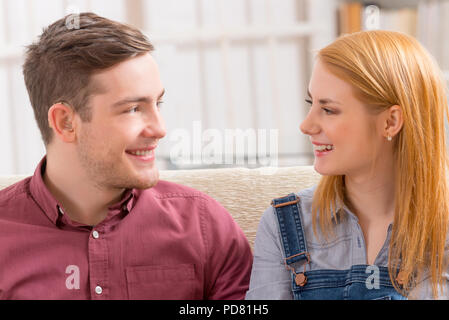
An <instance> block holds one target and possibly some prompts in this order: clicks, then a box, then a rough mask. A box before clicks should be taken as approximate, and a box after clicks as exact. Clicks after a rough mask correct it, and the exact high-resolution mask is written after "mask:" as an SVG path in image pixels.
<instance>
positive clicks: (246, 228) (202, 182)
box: [0, 166, 320, 247]
mask: <svg viewBox="0 0 449 320" xmlns="http://www.w3.org/2000/svg"><path fill="white" fill-rule="evenodd" d="M160 176H161V179H162V180H167V181H172V182H176V183H180V184H183V185H187V186H190V187H192V188H195V189H197V190H200V191H202V192H204V193H206V194H208V195H210V196H211V197H213V198H215V199H216V200H218V201H219V202H220V203H221V204H222V205H223V206H224V207H225V208H226V209H227V210H228V211H229V212H230V213H231V215H232V216H233V217H234V219H235V220H236V221H237V223H238V224H239V225H240V227H241V228H242V230H243V232H244V233H245V235H246V236H247V238H248V240H249V242H250V244H251V247H253V245H254V238H255V236H256V231H257V226H258V224H259V220H260V217H261V215H262V213H263V212H264V210H265V209H266V208H267V207H268V206H269V205H270V202H271V199H273V198H276V197H281V196H284V195H287V194H289V193H291V192H297V191H299V190H301V189H304V188H308V187H311V186H312V185H314V184H316V183H317V182H318V180H319V178H320V175H319V174H318V173H317V172H316V171H315V170H314V169H313V167H312V166H298V167H285V168H261V169H245V168H229V169H205V170H173V171H169V170H165V171H164V170H161V174H160ZM23 178H25V176H6V177H5V176H4V177H0V189H3V188H5V187H7V186H9V185H11V184H13V183H15V182H17V181H19V180H21V179H23Z"/></svg>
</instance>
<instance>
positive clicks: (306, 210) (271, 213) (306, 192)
mask: <svg viewBox="0 0 449 320" xmlns="http://www.w3.org/2000/svg"><path fill="white" fill-rule="evenodd" d="M315 189H316V185H314V186H312V187H309V188H305V189H301V190H300V191H297V192H292V193H294V194H296V195H297V196H298V198H299V200H300V202H299V204H300V206H301V213H302V215H301V217H302V220H303V223H304V224H305V225H309V223H311V211H312V200H313V194H314V192H315ZM283 197H285V195H284V196H283ZM283 197H278V198H276V199H280V198H283ZM261 223H262V224H265V225H267V226H268V225H269V226H271V227H276V229H277V218H276V211H275V209H274V207H273V206H269V207H268V208H267V209H266V210H265V212H264V213H263V215H262V219H261Z"/></svg>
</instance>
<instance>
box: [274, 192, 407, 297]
mask: <svg viewBox="0 0 449 320" xmlns="http://www.w3.org/2000/svg"><path fill="white" fill-rule="evenodd" d="M272 206H273V207H274V208H275V212H276V216H277V219H278V222H279V229H280V234H281V239H282V245H283V248H284V256H285V265H286V267H287V269H289V270H290V271H291V275H292V291H293V297H294V299H295V300H312V299H318V300H403V299H405V298H404V297H403V296H402V295H400V294H399V293H398V292H397V291H396V290H395V289H394V287H393V285H392V283H391V281H390V276H389V274H388V268H387V267H383V266H370V265H353V266H352V267H351V268H350V269H347V270H324V269H323V270H309V271H306V269H307V266H309V264H310V261H311V259H313V257H311V256H310V255H309V252H308V251H307V244H306V238H305V236H304V231H303V224H302V218H301V217H302V211H301V205H300V199H299V197H298V196H297V195H296V194H294V193H292V194H289V195H288V196H286V197H283V198H279V199H274V200H273V201H272ZM309 269H310V266H309Z"/></svg>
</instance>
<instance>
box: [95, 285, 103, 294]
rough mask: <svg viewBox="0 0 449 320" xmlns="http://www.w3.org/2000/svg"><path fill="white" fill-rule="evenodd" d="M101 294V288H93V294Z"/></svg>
mask: <svg viewBox="0 0 449 320" xmlns="http://www.w3.org/2000/svg"><path fill="white" fill-rule="evenodd" d="M102 292H103V288H102V287H100V286H96V287H95V293H96V294H101V293H102Z"/></svg>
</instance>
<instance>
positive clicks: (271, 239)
mask: <svg viewBox="0 0 449 320" xmlns="http://www.w3.org/2000/svg"><path fill="white" fill-rule="evenodd" d="M246 299H247V300H292V299H293V294H292V290H291V276H290V271H288V270H287V268H286V267H285V264H284V254H283V250H282V244H281V241H280V235H279V230H278V226H277V221H276V216H275V214H274V210H273V208H272V207H269V208H268V209H267V210H265V212H264V214H263V215H262V219H261V220H260V223H259V227H258V230H257V234H256V240H255V243H254V262H253V267H252V272H251V280H250V285H249V290H248V292H247V293H246Z"/></svg>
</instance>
